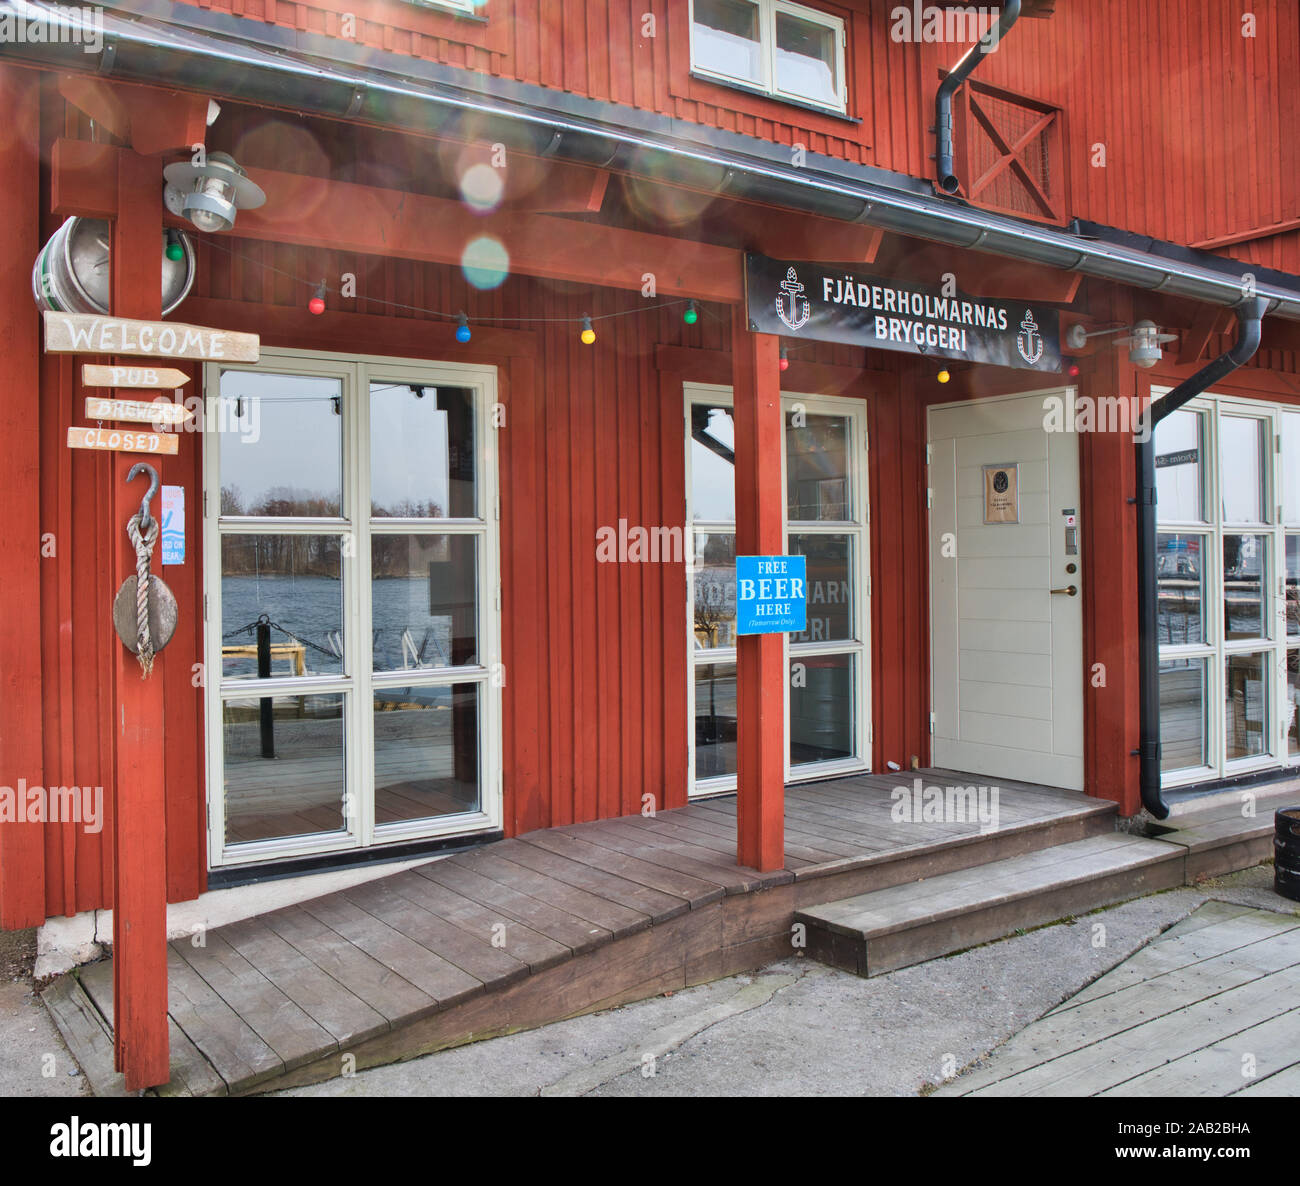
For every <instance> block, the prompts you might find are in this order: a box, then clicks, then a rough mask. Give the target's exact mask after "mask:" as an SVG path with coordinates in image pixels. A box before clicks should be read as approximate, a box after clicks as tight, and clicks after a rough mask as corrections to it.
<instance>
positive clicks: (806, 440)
mask: <svg viewBox="0 0 1300 1186" xmlns="http://www.w3.org/2000/svg"><path fill="white" fill-rule="evenodd" d="M783 411H784V415H785V422H786V428H785V434H784V447H783V471H784V485H785V489H786V523H785V528H786V530H785V538H786V549H787V552H788V553H790V554H792V555H801V556H805V557H806V558H807V566H808V621H807V629H806V630H805V631H804V632H803V633H802V634H798V635H790V636H788V637H787V640H786V657H787V671H788V680H787V691H786V712H787V729H786V734H787V739H788V749H787V755H786V766H787V777H788V778H790V779H792V780H797V779H806V778H821V777H827V776H829V775H833V774H841V773H848V772H851V771H858V770H866V769H869V765H870V748H869V746H870V724H869V721H870V714H869V711H868V706H869V704H870V695H869V679H870V662H869V646H868V641H869V640H868V623H869V615H868V598H869V594H870V586H869V581H868V572H867V548H868V536H867V524H868V517H867V498H866V489H867V487H866V444H867V443H866V416H865V408H864V406H863V405H862V403H861V402H860V401H856V400H849V399H835V398H830V397H825V398H823V397H815V396H800V395H786V396H783ZM686 425H687V458H686V465H687V504H688V505H687V519H688V531H689V532H690V539H691V553H690V554H691V557H692V562H691V564H690V566H689V571H688V574H687V579H688V581H689V586H690V587H689V591H688V613H689V623H688V631H689V638H690V653H691V664H690V672H689V688H688V695H689V697H690V705H691V714H690V720H691V732H690V739H689V745H690V757H691V771H692V784H691V793H692V794H693V795H697V796H699V795H708V794H715V793H719V792H725V791H731V790H734V789H735V786H736V637H735V626H736V588H735V564H736V514H735V455H734V445H735V435H734V421H733V419H732V410H731V392H730V390H729V389H728V388H725V387H706V386H703V385H698V386H697V385H691V386H689V387H688V388H687V393H686Z"/></svg>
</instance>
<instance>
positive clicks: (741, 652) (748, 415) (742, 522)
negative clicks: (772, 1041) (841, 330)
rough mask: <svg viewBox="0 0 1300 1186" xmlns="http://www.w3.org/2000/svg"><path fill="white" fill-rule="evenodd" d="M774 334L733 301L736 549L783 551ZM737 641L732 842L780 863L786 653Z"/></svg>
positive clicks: (764, 865)
mask: <svg viewBox="0 0 1300 1186" xmlns="http://www.w3.org/2000/svg"><path fill="white" fill-rule="evenodd" d="M779 363H780V340H779V339H778V338H777V337H776V336H775V335H773V334H755V333H750V331H749V325H748V322H747V321H746V318H745V309H744V305H743V304H737V305H734V306H733V307H732V316H731V366H732V385H733V389H734V400H735V406H734V416H735V423H736V553H737V554H738V555H743V556H763V555H778V554H780V553H782V552H784V551H785V539H784V515H783V513H782V511H783V508H782V499H783V498H784V491H783V490H782V486H781V434H782V432H783V431H784V423H783V420H782V416H781V379H780V374H781V372H780V369H779ZM736 641H737V647H736V715H737V738H736V771H737V794H736V844H737V856H738V860H739V863H740V864H742V865H747V866H749V867H750V868H753V869H758V870H760V871H761V872H768V871H770V870H773V869H780V868H782V866H783V865H784V864H785V658H784V647H783V645H782V636H781V635H780V634H751V635H745V636H743V637H741V638H738V639H737V640H736Z"/></svg>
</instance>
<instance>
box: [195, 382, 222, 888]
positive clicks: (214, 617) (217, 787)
mask: <svg viewBox="0 0 1300 1186" xmlns="http://www.w3.org/2000/svg"><path fill="white" fill-rule="evenodd" d="M220 374H221V371H220V368H219V367H218V366H217V365H216V364H214V363H205V364H204V366H203V368H202V379H201V382H202V383H203V409H204V411H203V423H204V425H205V426H206V425H208V424H212V423H216V421H215V419H210V418H209V412H210V411H212V410H213V409H215V408H216V404H217V400H219V399H220V384H221V379H220ZM199 445H200V447H201V448H202V449H203V494H202V496H201V499H202V512H203V513H202V515H201V516H200V521H201V522H202V524H203V527H202V533H203V535H202V549H203V574H204V579H203V586H204V587H203V607H204V615H205V621H204V624H203V643H204V647H203V673H204V678H203V687H204V716H205V719H206V721H207V745H206V746H205V747H204V749H205V754H204V768H205V771H206V775H207V788H208V801H207V804H206V809H207V821H208V843H207V850H208V867H209V868H216V867H218V866H219V865H220V864H221V863H222V853H223V850H224V848H225V806H226V794H225V769H224V767H225V747H224V736H223V726H222V709H221V697H220V695H219V694H218V687H219V684H220V681H221V672H222V666H223V664H222V662H221V537H220V532H219V529H218V519H219V511H220V504H221V468H220V466H221V457H220V449H221V434H220V433H215V432H214V433H207V432H204V433H202V434H201V435H200V438H199ZM209 504H211V505H209Z"/></svg>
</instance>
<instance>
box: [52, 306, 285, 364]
mask: <svg viewBox="0 0 1300 1186" xmlns="http://www.w3.org/2000/svg"><path fill="white" fill-rule="evenodd" d="M44 317H45V350H46V353H48V354H127V355H130V356H132V357H134V358H196V359H200V360H203V361H206V360H208V359H221V360H223V361H229V362H256V361H257V357H258V349H259V347H260V345H261V342H260V339H259V338H258V336H257V335H256V334H243V333H236V332H235V331H234V330H224V329H207V328H206V327H204V326H201V325H182V324H181V323H180V322H178V321H132V320H130V319H128V318H125V317H99V316H94V315H92V314H89V313H55V312H53V311H51V310H46V312H45V314H44Z"/></svg>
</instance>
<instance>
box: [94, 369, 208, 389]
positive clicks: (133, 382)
mask: <svg viewBox="0 0 1300 1186" xmlns="http://www.w3.org/2000/svg"><path fill="white" fill-rule="evenodd" d="M81 381H82V383H84V384H85V385H86V386H87V387H142V388H145V389H146V390H149V389H152V390H157V389H159V388H164V387H167V388H171V389H172V390H173V391H174V390H175V389H176V388H177V387H184V386H185V384H186V383H188V382H189V381H190V380H189V376H188V375H187V374H186V373H185V372H184V371H178V370H177V369H176V368H175V367H104V366H95V365H94V364H93V363H86V365H85V366H83V367H82V368H81Z"/></svg>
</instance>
